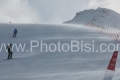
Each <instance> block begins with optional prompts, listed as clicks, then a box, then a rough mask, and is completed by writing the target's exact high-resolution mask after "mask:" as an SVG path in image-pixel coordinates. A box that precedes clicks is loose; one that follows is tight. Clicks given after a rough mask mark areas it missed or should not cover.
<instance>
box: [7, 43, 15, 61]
mask: <svg viewBox="0 0 120 80" xmlns="http://www.w3.org/2000/svg"><path fill="white" fill-rule="evenodd" d="M6 49H7V50H8V58H7V59H11V58H12V54H13V53H12V44H10V45H8V46H7V47H6Z"/></svg>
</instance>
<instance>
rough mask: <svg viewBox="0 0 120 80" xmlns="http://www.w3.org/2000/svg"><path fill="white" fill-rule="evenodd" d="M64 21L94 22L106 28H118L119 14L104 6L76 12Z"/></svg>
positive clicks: (72, 22) (76, 22)
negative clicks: (70, 18) (72, 16)
mask: <svg viewBox="0 0 120 80" xmlns="http://www.w3.org/2000/svg"><path fill="white" fill-rule="evenodd" d="M64 23H67V24H68V23H69V24H88V23H91V24H94V25H99V26H104V27H107V28H117V29H118V28H119V29H120V14H119V13H117V12H115V11H113V10H110V9H106V8H97V9H96V10H94V9H89V10H84V11H81V12H78V13H76V16H75V17H74V18H73V19H72V20H69V21H66V22H64Z"/></svg>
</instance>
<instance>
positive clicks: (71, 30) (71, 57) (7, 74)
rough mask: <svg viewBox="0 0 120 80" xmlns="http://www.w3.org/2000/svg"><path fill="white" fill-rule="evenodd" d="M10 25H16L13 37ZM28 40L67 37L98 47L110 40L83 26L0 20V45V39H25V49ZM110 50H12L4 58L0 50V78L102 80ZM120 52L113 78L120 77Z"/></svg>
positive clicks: (54, 40) (7, 40) (5, 41)
mask: <svg viewBox="0 0 120 80" xmlns="http://www.w3.org/2000/svg"><path fill="white" fill-rule="evenodd" d="M14 28H17V29H18V35H17V38H13V37H12V35H13V30H14ZM31 40H39V41H40V40H43V42H45V43H47V44H50V43H57V41H61V43H68V44H70V41H71V40H78V41H81V40H82V41H83V43H85V42H88V43H92V41H93V40H94V44H95V49H99V45H100V44H101V43H106V44H109V43H114V44H116V43H117V42H115V41H114V40H112V39H110V38H109V37H107V36H104V35H103V34H100V33H98V32H96V31H93V30H92V29H90V28H88V27H85V26H82V25H80V26H75V25H51V24H48V25H44V24H0V46H1V44H2V43H6V44H8V43H17V44H18V43H22V44H24V43H26V48H25V49H26V50H29V47H30V41H31ZM112 54H113V52H105V53H103V52H101V51H99V52H88V53H87V52H77V53H74V52H70V51H69V52H58V51H56V52H54V53H52V52H42V53H41V52H40V51H39V48H34V49H33V52H30V51H28V52H27V51H25V52H16V50H13V58H14V59H11V60H5V59H6V58H7V53H6V52H5V51H4V50H2V52H0V80H103V77H104V75H105V71H106V68H107V65H108V63H109V61H110V58H111V56H112ZM119 75H120V56H118V61H117V67H116V73H115V76H114V78H113V80H119V79H120V76H119Z"/></svg>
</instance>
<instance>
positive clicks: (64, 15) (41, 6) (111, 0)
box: [0, 0, 120, 24]
mask: <svg viewBox="0 0 120 80" xmlns="http://www.w3.org/2000/svg"><path fill="white" fill-rule="evenodd" d="M119 4H120V0H0V23H8V22H10V21H11V22H12V23H35V22H38V23H54V24H57V23H62V22H64V21H67V20H70V19H72V18H73V17H74V16H75V14H76V13H77V12H80V11H82V10H85V9H96V8H98V7H103V8H109V9H112V10H114V11H116V12H118V13H120V9H119V8H120V7H119Z"/></svg>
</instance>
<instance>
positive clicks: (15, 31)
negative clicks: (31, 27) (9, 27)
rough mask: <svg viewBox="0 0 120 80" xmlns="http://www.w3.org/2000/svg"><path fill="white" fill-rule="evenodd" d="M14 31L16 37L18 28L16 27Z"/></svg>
mask: <svg viewBox="0 0 120 80" xmlns="http://www.w3.org/2000/svg"><path fill="white" fill-rule="evenodd" d="M13 33H14V34H13V37H16V35H17V29H16V28H15V29H14V31H13Z"/></svg>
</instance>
